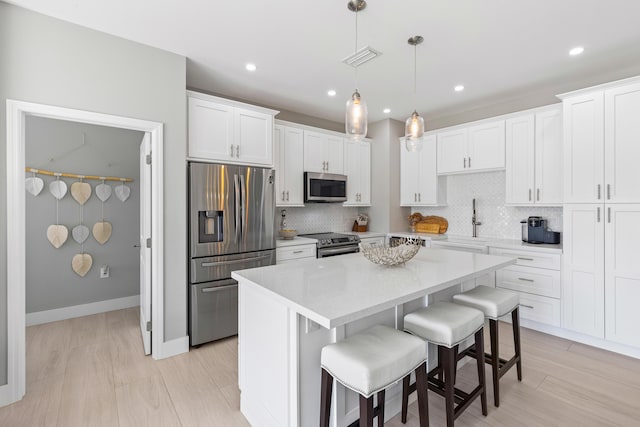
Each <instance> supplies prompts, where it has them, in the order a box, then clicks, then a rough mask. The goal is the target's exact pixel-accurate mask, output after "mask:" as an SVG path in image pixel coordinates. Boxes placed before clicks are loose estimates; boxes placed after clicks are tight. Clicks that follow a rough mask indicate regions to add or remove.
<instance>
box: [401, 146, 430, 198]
mask: <svg viewBox="0 0 640 427" xmlns="http://www.w3.org/2000/svg"><path fill="white" fill-rule="evenodd" d="M436 145H437V142H436V136H435V135H429V136H424V137H423V140H422V150H420V151H419V152H417V153H410V154H413V155H414V156H416V157H418V158H419V159H420V162H419V166H418V205H437V204H438V175H437V166H436V163H437V162H436V157H437V155H436V153H437V148H436ZM405 151H406V150H405Z"/></svg>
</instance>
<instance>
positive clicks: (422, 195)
mask: <svg viewBox="0 0 640 427" xmlns="http://www.w3.org/2000/svg"><path fill="white" fill-rule="evenodd" d="M399 149H400V206H434V205H444V204H446V181H445V180H446V178H444V177H438V175H437V167H436V157H437V156H436V153H437V143H436V135H435V134H425V135H424V137H423V143H422V150H420V151H417V152H413V151H407V150H406V148H405V141H404V138H401V139H400V147H399Z"/></svg>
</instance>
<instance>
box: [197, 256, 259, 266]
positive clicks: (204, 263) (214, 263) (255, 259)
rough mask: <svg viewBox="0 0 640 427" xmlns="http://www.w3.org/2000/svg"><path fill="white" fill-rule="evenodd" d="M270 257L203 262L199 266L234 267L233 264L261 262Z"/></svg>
mask: <svg viewBox="0 0 640 427" xmlns="http://www.w3.org/2000/svg"><path fill="white" fill-rule="evenodd" d="M270 257H271V255H262V256H256V257H251V258H242V259H234V260H231V261H217V262H203V263H202V264H201V266H202V267H218V266H221V265H234V264H243V263H246V262H248V261H257V260H261V259H267V258H270Z"/></svg>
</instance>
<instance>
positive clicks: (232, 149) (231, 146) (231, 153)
mask: <svg viewBox="0 0 640 427" xmlns="http://www.w3.org/2000/svg"><path fill="white" fill-rule="evenodd" d="M231 157H233V144H231Z"/></svg>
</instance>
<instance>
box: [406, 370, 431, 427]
mask: <svg viewBox="0 0 640 427" xmlns="http://www.w3.org/2000/svg"><path fill="white" fill-rule="evenodd" d="M415 372H416V387H417V389H418V413H419V415H420V427H429V401H428V400H427V399H428V398H427V387H428V386H429V385H428V380H427V364H426V363H423V364H422V365H420V366H418V368H417V369H416V371H415ZM405 378H406V379H407V382H409V375H407V376H406V377H405ZM402 390H403V393H404V383H403V387H402ZM407 397H408V396H407ZM403 422H406V414H405V420H404V421H403Z"/></svg>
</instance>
